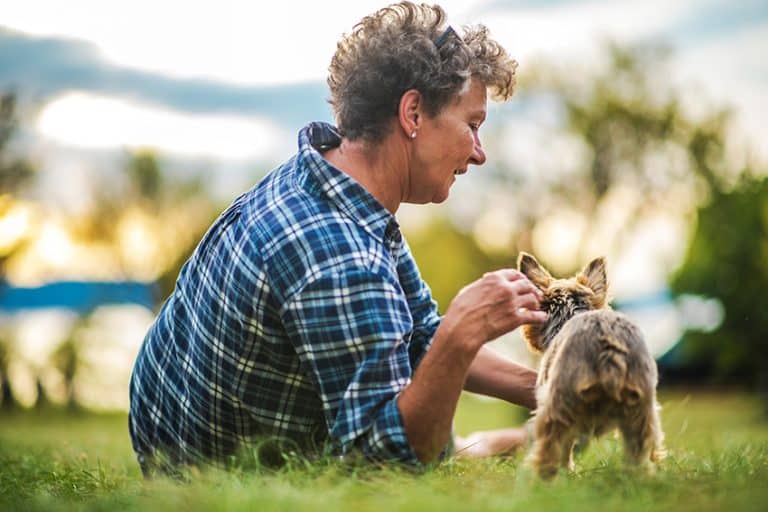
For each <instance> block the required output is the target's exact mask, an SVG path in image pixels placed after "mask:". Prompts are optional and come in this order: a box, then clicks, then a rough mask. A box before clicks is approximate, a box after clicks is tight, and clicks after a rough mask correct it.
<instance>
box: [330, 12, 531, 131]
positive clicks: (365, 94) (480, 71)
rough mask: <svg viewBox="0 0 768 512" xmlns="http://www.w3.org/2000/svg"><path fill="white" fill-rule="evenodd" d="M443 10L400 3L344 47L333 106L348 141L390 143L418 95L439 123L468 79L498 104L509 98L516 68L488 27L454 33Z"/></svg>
mask: <svg viewBox="0 0 768 512" xmlns="http://www.w3.org/2000/svg"><path fill="white" fill-rule="evenodd" d="M445 19H446V15H445V11H443V9H442V7H440V6H438V5H427V4H421V5H416V4H413V3H411V2H400V3H397V4H393V5H390V6H389V7H385V8H383V9H381V10H379V11H377V12H375V13H373V14H371V15H370V16H366V17H365V18H363V19H362V21H360V23H358V24H357V25H355V27H354V28H353V30H352V32H351V33H350V34H345V35H344V37H343V38H342V39H341V41H339V43H338V46H337V49H336V53H335V55H334V56H333V59H332V60H331V65H330V67H329V75H328V86H329V87H330V90H331V98H330V100H329V102H330V104H331V105H332V107H333V110H334V114H335V117H336V124H337V125H338V128H339V130H340V131H341V133H342V134H343V135H344V136H345V137H346V138H348V139H350V140H355V139H360V138H361V139H363V140H365V141H375V140H378V139H380V138H381V137H383V136H384V135H386V131H387V127H388V123H389V121H390V120H391V118H392V116H394V115H397V109H398V106H399V103H400V98H401V97H402V95H403V93H405V92H406V91H407V90H409V89H416V90H418V91H419V92H420V93H421V94H422V97H423V101H424V105H425V109H426V112H427V114H428V115H430V116H432V117H434V116H436V115H437V114H438V113H439V112H440V111H441V110H442V109H443V107H445V106H446V105H447V104H448V103H449V102H450V101H451V100H452V99H453V98H454V97H455V96H456V95H457V94H458V93H459V91H461V89H462V87H463V86H464V84H465V83H466V81H467V80H468V79H469V78H470V77H476V78H478V79H480V81H482V82H483V84H485V86H486V87H487V88H488V89H489V91H490V93H491V96H492V97H493V98H494V99H497V100H502V101H503V100H506V99H508V98H509V97H510V96H512V93H513V89H514V85H515V69H516V68H517V62H516V61H515V60H513V59H512V58H511V57H510V56H509V55H508V54H507V52H506V50H504V48H502V47H501V45H499V44H498V43H497V42H496V41H494V40H493V39H491V38H490V37H489V35H488V29H487V28H486V27H485V26H483V25H477V26H474V27H465V28H464V34H463V36H462V37H459V36H458V34H456V33H455V32H452V29H449V30H448V31H447V32H446V29H447V25H446V23H445Z"/></svg>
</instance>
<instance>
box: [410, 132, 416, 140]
mask: <svg viewBox="0 0 768 512" xmlns="http://www.w3.org/2000/svg"><path fill="white" fill-rule="evenodd" d="M411 138H412V139H415V138H416V130H414V131H412V132H411Z"/></svg>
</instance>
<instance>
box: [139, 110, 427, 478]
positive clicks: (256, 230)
mask: <svg viewBox="0 0 768 512" xmlns="http://www.w3.org/2000/svg"><path fill="white" fill-rule="evenodd" d="M339 143H340V138H339V136H338V134H337V133H336V131H335V130H334V129H333V127H331V126H330V125H327V124H323V123H312V124H310V125H308V126H307V127H305V128H304V129H303V130H301V132H300V133H299V151H298V153H297V155H296V156H294V157H293V158H292V159H291V160H289V161H288V162H287V163H285V164H284V165H282V166H281V167H279V168H277V169H275V170H274V171H272V172H271V173H270V174H269V175H268V176H267V177H265V178H264V180H262V181H261V182H260V183H259V184H258V185H256V186H255V187H254V188H253V189H251V190H250V191H248V192H246V193H245V194H243V195H242V196H240V197H239V198H237V199H236V200H235V201H234V203H233V204H232V205H231V206H230V207H229V208H227V209H226V210H225V211H224V212H223V213H222V214H221V216H220V217H219V218H218V220H217V221H216V222H215V223H214V224H213V226H212V227H211V228H210V229H209V231H208V232H207V233H206V235H205V237H204V238H203V240H202V241H201V242H200V244H199V246H198V247H197V249H196V250H195V252H194V254H193V255H192V257H191V258H190V259H189V261H188V262H187V263H186V264H185V265H184V267H183V268H182V270H181V273H180V274H179V278H178V281H177V283H176V288H175V290H174V292H173V294H172V295H171V296H170V297H169V298H168V300H167V301H166V302H165V304H164V305H163V307H162V309H161V311H160V313H159V315H158V317H157V320H156V321H155V323H154V324H153V325H152V327H151V328H150V330H149V332H148V334H147V336H146V338H145V340H144V343H143V345H142V347H141V349H140V351H139V354H138V357H137V360H136V363H135V366H134V369H133V374H132V377H131V386H130V394H131V407H130V420H129V424H130V432H131V439H132V442H133V447H134V450H135V451H136V453H137V455H138V458H139V462H140V463H141V464H142V467H143V468H144V467H145V464H148V463H149V462H150V461H153V460H156V456H158V455H159V454H162V455H163V457H166V458H169V459H170V460H171V461H172V462H174V463H184V462H195V461H200V460H208V461H214V462H217V461H219V462H221V461H224V460H226V458H227V457H228V456H229V455H230V454H233V453H234V452H236V451H237V449H238V448H239V447H241V446H243V444H245V443H249V442H251V443H252V442H254V441H256V440H258V439H263V438H272V439H277V440H280V441H287V442H291V443H295V444H296V445H298V446H299V447H301V448H302V449H309V448H310V447H312V446H314V447H318V446H324V447H325V450H326V452H327V453H332V454H338V455H346V454H348V453H351V452H362V453H363V454H364V455H365V456H366V457H368V458H371V459H374V460H398V461H404V462H409V463H416V462H417V458H416V456H415V454H414V452H413V450H412V448H411V447H410V445H409V444H408V441H407V439H406V435H405V431H404V428H403V423H402V417H401V415H400V411H399V410H398V407H397V404H396V400H397V397H398V395H399V393H400V392H401V391H402V390H403V388H405V387H406V386H407V385H408V384H409V382H410V380H411V376H412V374H413V371H414V368H415V367H416V365H417V364H418V362H419V360H420V358H421V357H422V356H423V355H424V353H425V352H426V350H427V349H428V348H429V345H430V343H431V340H432V338H433V335H434V333H435V330H436V329H437V326H438V325H439V323H440V317H439V316H438V313H437V307H436V304H435V302H434V301H433V300H432V297H431V293H430V290H429V288H428V287H427V285H426V284H425V283H424V281H423V280H422V279H421V276H420V275H419V272H418V269H417V267H416V264H415V262H414V260H413V257H412V255H411V252H410V250H409V249H408V246H407V244H406V243H405V241H404V240H403V238H402V236H401V234H400V231H399V227H398V224H397V222H396V220H395V218H394V216H392V215H391V214H390V213H389V212H388V211H387V210H386V209H385V208H384V207H383V206H382V205H381V204H380V203H379V202H378V201H377V200H376V199H375V198H374V197H373V196H372V195H371V194H370V193H369V192H367V191H366V190H365V189H364V188H363V187H361V186H360V185H359V184H358V183H357V182H356V181H354V180H353V179H352V178H351V177H349V176H348V175H346V174H344V173H343V172H341V171H339V170H338V169H336V168H334V167H332V166H331V165H330V164H329V163H328V162H326V161H325V160H324V159H323V158H322V156H321V155H320V153H319V152H318V150H321V151H322V150H325V149H328V148H331V147H335V146H338V144H339Z"/></svg>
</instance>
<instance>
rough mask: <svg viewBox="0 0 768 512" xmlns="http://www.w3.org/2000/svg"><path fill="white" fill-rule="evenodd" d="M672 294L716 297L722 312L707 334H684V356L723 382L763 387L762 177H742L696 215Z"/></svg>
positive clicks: (766, 270) (767, 366)
mask: <svg viewBox="0 0 768 512" xmlns="http://www.w3.org/2000/svg"><path fill="white" fill-rule="evenodd" d="M671 285H672V288H673V290H674V291H675V293H678V294H680V293H691V294H698V295H704V296H708V297H716V298H718V299H720V301H721V302H722V304H723V306H724V308H725V319H724V321H723V323H722V325H721V326H720V327H719V328H718V329H717V330H715V331H714V332H711V333H701V332H689V333H688V334H687V335H686V339H685V341H684V343H685V346H686V349H687V351H688V354H689V355H690V357H692V358H694V359H696V360H699V361H702V360H704V361H713V362H714V365H715V369H716V371H717V374H718V376H719V377H720V378H721V379H725V380H728V381H736V382H740V383H747V384H750V385H759V386H761V387H762V388H765V387H766V386H768V316H766V312H768V294H766V290H768V178H762V179H756V178H745V179H744V180H743V181H742V183H741V184H740V185H739V186H737V187H736V188H734V189H733V190H731V191H729V192H724V193H715V194H714V195H713V197H712V200H711V201H710V202H709V203H708V204H706V205H705V206H703V207H702V208H701V209H700V210H699V212H698V223H697V226H696V230H695V233H694V236H693V240H692V242H691V244H690V247H689V249H688V253H687V255H686V258H685V262H684V263H683V266H682V267H681V268H680V270H679V271H678V272H677V274H676V275H675V276H674V278H673V279H672V283H671Z"/></svg>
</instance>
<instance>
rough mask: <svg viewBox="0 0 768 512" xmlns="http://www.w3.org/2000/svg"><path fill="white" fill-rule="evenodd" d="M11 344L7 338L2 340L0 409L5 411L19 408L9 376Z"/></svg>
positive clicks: (0, 341)
mask: <svg viewBox="0 0 768 512" xmlns="http://www.w3.org/2000/svg"><path fill="white" fill-rule="evenodd" d="M11 355H12V354H11V344H10V342H9V340H8V339H7V338H6V337H4V336H3V337H1V338H0V393H2V395H0V408H2V410H4V411H9V410H13V409H15V408H16V407H17V406H18V402H17V401H16V397H15V396H14V395H13V388H12V387H11V379H10V376H9V375H8V368H9V367H10V363H11Z"/></svg>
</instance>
